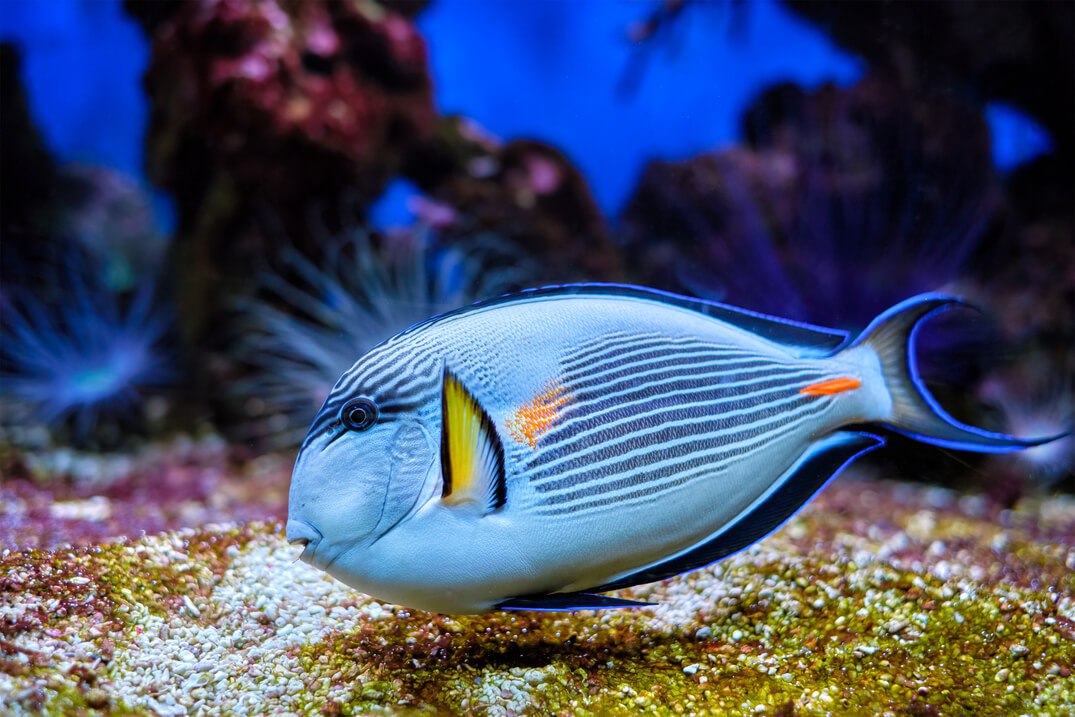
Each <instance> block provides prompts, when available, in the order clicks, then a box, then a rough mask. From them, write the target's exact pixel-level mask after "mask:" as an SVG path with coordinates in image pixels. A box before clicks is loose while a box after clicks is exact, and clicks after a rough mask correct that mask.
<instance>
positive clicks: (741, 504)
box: [287, 285, 1033, 613]
mask: <svg viewBox="0 0 1075 717" xmlns="http://www.w3.org/2000/svg"><path fill="white" fill-rule="evenodd" d="M954 301H955V300H954V299H952V298H950V297H942V296H935V295H930V296H923V297H916V298H915V299H911V300H908V301H907V302H904V303H903V304H901V305H899V306H897V307H894V308H893V309H891V310H890V311H888V312H886V313H885V314H883V315H882V316H881V317H878V319H877V320H876V321H875V322H874V323H873V324H871V326H870V327H869V328H868V329H867V330H866V331H865V332H863V334H862V335H861V336H860V337H859V338H857V339H855V340H853V341H852V340H849V339H848V337H847V336H846V335H845V334H844V333H843V332H838V331H833V330H829V329H821V328H818V327H812V326H807V325H803V324H797V323H794V322H788V321H783V320H778V319H773V318H771V317H765V316H761V315H758V314H753V313H750V312H745V311H742V310H738V309H734V308H732V307H727V306H723V305H720V304H713V303H710V302H704V301H697V300H693V299H688V298H686V297H678V296H675V295H671V294H665V293H662V292H656V291H650V290H645V289H641V288H636V287H625V286H615V285H580V286H568V287H555V288H547V289H543V290H535V291H531V292H523V293H522V294H518V295H515V296H511V297H505V298H501V299H497V300H493V301H490V302H486V303H481V304H477V305H474V306H472V307H468V308H466V309H463V310H460V311H457V312H453V313H451V314H447V315H445V316H442V317H438V318H435V319H432V320H430V321H427V322H425V323H422V324H419V325H417V326H415V327H413V328H411V329H408V330H407V331H405V332H403V333H401V334H399V335H397V336H395V337H394V338H392V339H390V340H388V341H386V342H385V343H383V344H381V345H380V346H378V347H377V348H375V349H373V350H372V351H370V352H369V353H368V354H366V355H365V356H364V357H362V358H361V359H359V360H358V361H357V362H356V363H355V365H354V366H353V367H352V368H351V369H350V370H349V371H348V372H346V373H345V374H344V375H343V376H342V377H341V378H340V380H339V382H338V383H337V384H336V386H335V387H334V389H333V390H332V393H331V394H330V396H329V398H328V400H327V401H326V403H325V405H324V407H323V408H322V410H321V412H320V414H319V415H318V417H317V418H316V420H315V421H314V424H313V426H312V427H311V429H310V432H309V435H308V436H307V438H306V441H305V442H304V444H303V447H302V450H301V451H300V454H299V457H298V459H297V461H296V466H295V470H294V474H293V477H292V484H291V492H290V497H289V516H288V523H287V535H288V539H289V540H291V541H292V542H299V543H303V544H304V545H305V548H304V551H303V554H302V558H303V560H305V561H307V562H309V563H311V564H313V565H315V566H317V567H320V568H322V569H324V570H326V571H327V572H329V573H330V574H331V575H333V576H335V577H336V578H338V579H340V580H341V581H343V582H345V583H347V584H348V585H351V586H353V587H355V588H357V589H359V590H362V591H363V592H366V593H368V594H370V595H373V596H375V597H377V598H380V599H383V600H386V601H389V602H393V603H397V604H400V605H405V606H408V607H413V608H419V609H424V610H430V611H435V612H445V613H478V612H485V611H489V610H493V609H497V608H518V609H571V608H588V607H595V608H596V607H616V606H622V605H627V604H637V603H630V601H625V600H620V599H617V598H611V597H607V596H602V595H597V594H595V593H599V592H602V591H606V590H612V589H617V588H620V587H626V586H630V585H634V584H639V583H643V582H651V581H653V580H658V579H662V578H664V577H668V576H670V575H674V574H677V573H680V572H683V571H686V570H690V569H693V568H696V567H700V566H702V565H706V564H708V563H711V562H713V561H714V560H717V559H719V558H721V557H724V556H726V555H728V554H730V553H732V552H735V551H736V550H739V549H740V548H742V547H745V546H746V545H749V544H751V543H752V542H755V541H756V540H758V539H760V538H762V537H764V536H765V535H767V534H768V533H769V532H771V531H772V530H774V529H776V528H777V527H779V525H781V524H782V523H783V522H784V521H785V520H786V519H787V518H788V517H790V515H792V514H793V513H794V512H795V511H796V510H798V508H799V507H801V506H802V505H803V504H804V503H805V502H806V501H807V500H808V499H809V498H810V497H811V496H812V495H813V494H815V493H816V492H817V491H818V490H820V489H821V487H822V486H823V485H824V483H825V482H826V481H827V480H829V479H830V478H831V477H832V476H833V475H834V474H835V473H837V472H838V471H839V470H840V469H841V468H842V467H843V466H845V465H846V464H847V463H849V462H851V461H852V460H853V459H854V458H855V457H857V456H858V455H861V454H862V453H865V452H867V451H869V450H872V449H874V448H876V447H878V446H880V445H881V444H882V443H883V440H882V439H881V438H880V437H879V436H876V435H873V434H871V433H869V432H864V431H862V430H861V428H860V427H862V426H867V425H869V424H880V425H885V426H887V427H890V428H893V429H895V430H897V431H901V432H904V433H906V434H908V435H911V436H913V437H916V438H918V439H920V440H925V441H927V442H932V443H939V444H942V445H947V446H951V447H955V448H964V449H969V450H983V451H1003V450H1014V449H1018V448H1021V447H1025V446H1027V445H1032V444H1033V442H1028V441H1022V440H1019V439H1015V438H1011V437H1008V436H1004V435H1000V434H993V433H987V432H984V431H981V430H979V429H975V428H971V427H968V426H964V425H962V424H959V423H958V422H956V421H955V420H954V419H952V418H951V417H949V416H948V415H947V414H945V413H944V412H943V411H942V410H941V409H940V407H939V406H938V405H937V404H936V402H935V401H933V400H932V398H931V397H929V395H928V394H927V393H925V390H924V388H923V387H922V386H921V385H920V382H919V381H918V380H917V377H916V376H915V370H914V365H913V360H912V358H911V351H912V347H911V344H912V336H913V332H914V327H915V326H916V325H917V324H918V322H919V321H920V320H921V319H922V318H923V317H925V316H926V315H928V314H930V313H932V312H934V311H937V310H940V309H942V308H944V307H947V306H950V305H952V304H953V303H954ZM848 427H854V429H853V430H852V429H849V428H848Z"/></svg>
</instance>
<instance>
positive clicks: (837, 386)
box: [799, 378, 862, 396]
mask: <svg viewBox="0 0 1075 717" xmlns="http://www.w3.org/2000/svg"><path fill="white" fill-rule="evenodd" d="M861 385H862V381H859V380H858V379H857V378H834V379H831V380H829V381H822V382H821V383H812V384H810V385H809V386H807V387H806V388H802V389H799V393H805V394H806V395H807V396H832V395H833V394H837V393H843V392H844V391H853V390H854V389H856V388H858V387H859V386H861Z"/></svg>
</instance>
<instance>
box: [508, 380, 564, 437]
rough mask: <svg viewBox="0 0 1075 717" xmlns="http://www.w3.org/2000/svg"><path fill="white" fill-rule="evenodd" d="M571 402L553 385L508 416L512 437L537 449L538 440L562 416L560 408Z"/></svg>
mask: <svg viewBox="0 0 1075 717" xmlns="http://www.w3.org/2000/svg"><path fill="white" fill-rule="evenodd" d="M570 400H571V396H569V395H568V394H565V393H564V392H563V389H562V388H560V386H558V385H556V384H552V385H551V386H549V388H548V389H547V390H546V391H545V392H544V393H539V394H538V395H537V396H534V400H532V401H530V402H529V403H526V404H524V405H522V406H520V407H519V408H517V409H515V412H514V413H512V414H511V415H510V416H508V420H507V426H508V430H509V431H510V432H511V437H512V438H514V439H515V440H516V441H518V442H519V443H525V444H526V445H528V446H530V447H531V448H534V449H536V448H537V442H538V439H539V438H541V436H542V435H544V434H545V432H546V431H548V430H549V428H550V427H551V426H552V424H553V423H555V421H556V419H557V418H558V417H559V416H560V408H561V407H562V406H563V405H564V404H565V403H567V402H568V401H570Z"/></svg>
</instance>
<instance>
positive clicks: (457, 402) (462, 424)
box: [440, 366, 507, 513]
mask: <svg viewBox="0 0 1075 717" xmlns="http://www.w3.org/2000/svg"><path fill="white" fill-rule="evenodd" d="M440 406H441V430H440V435H441V439H440V462H441V473H442V475H443V478H444V487H443V489H442V491H441V500H443V501H444V503H445V504H447V505H453V506H454V505H460V504H463V503H475V504H477V505H478V506H480V507H481V508H482V510H483V511H484V512H485V513H491V512H493V511H494V510H496V509H497V508H499V507H501V506H502V505H504V503H505V501H506V500H507V486H506V483H505V476H504V447H503V445H502V444H501V443H500V436H498V435H497V432H496V426H495V425H494V424H493V421H492V419H490V418H489V414H488V413H486V412H485V409H484V408H482V405H481V404H480V403H479V402H478V399H476V398H475V397H474V394H472V393H471V392H470V391H468V390H467V387H466V386H464V385H463V382H462V381H460V380H459V378H458V377H457V376H456V375H455V374H454V373H452V372H451V371H450V370H449V369H448V367H447V366H445V367H444V376H443V378H442V380H441V397H440Z"/></svg>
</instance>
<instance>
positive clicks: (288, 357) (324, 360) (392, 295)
mask: <svg viewBox="0 0 1075 717" xmlns="http://www.w3.org/2000/svg"><path fill="white" fill-rule="evenodd" d="M310 223H311V228H312V231H313V233H314V235H315V236H316V237H317V243H318V244H319V245H320V246H323V247H325V255H324V257H323V258H321V259H320V260H319V261H316V262H315V261H313V260H311V259H310V258H308V257H306V256H304V255H303V254H302V253H300V252H299V251H297V250H296V249H294V248H293V247H288V248H285V249H283V250H282V251H281V253H280V256H281V257H282V259H281V262H280V263H281V266H280V267H279V270H265V271H263V272H262V273H261V275H260V276H259V278H258V284H259V291H258V293H257V295H256V296H255V297H254V298H246V299H242V300H240V301H239V302H238V310H239V313H240V319H239V321H238V331H237V337H236V339H235V342H234V345H233V346H232V347H231V349H230V356H231V358H232V359H233V360H234V361H235V362H236V363H238V364H240V365H241V369H242V371H243V372H244V375H242V376H241V377H240V378H238V379H236V380H234V381H232V382H231V383H230V390H229V392H230V393H231V396H232V398H233V399H235V400H237V401H238V402H239V403H240V406H239V411H240V413H241V414H242V415H243V416H244V418H245V423H244V425H243V426H241V427H240V428H239V430H238V435H237V436H236V437H237V438H240V439H246V440H249V439H258V440H265V441H267V442H268V443H269V444H270V445H272V446H275V447H278V448H283V447H294V446H298V445H299V443H300V442H301V441H302V438H303V436H304V435H305V434H306V431H307V429H308V428H309V426H310V422H311V421H312V420H313V418H314V416H315V415H316V414H317V410H318V408H319V407H320V406H321V404H322V403H323V402H324V400H325V398H326V397H327V396H328V394H329V391H330V390H331V389H332V386H333V385H334V384H335V383H336V380H337V379H338V378H339V377H340V375H341V374H343V372H344V371H346V370H347V369H348V368H350V367H351V365H352V364H353V363H354V362H355V360H356V359H358V357H359V356H361V355H362V354H364V353H365V352H366V351H368V350H369V349H371V348H372V347H373V346H375V345H376V344H378V343H380V342H381V341H383V340H385V339H387V338H389V337H391V336H393V335H394V334H396V333H398V332H399V331H402V330H403V329H405V328H407V327H409V326H411V325H413V324H415V323H417V322H419V321H423V320H425V319H427V318H429V317H431V316H434V315H436V314H440V313H443V312H445V311H449V310H451V309H455V308H458V307H460V306H464V305H466V304H469V303H472V302H474V301H476V300H478V299H481V298H486V297H490V296H496V295H498V294H502V293H505V292H506V291H510V290H513V289H518V288H522V287H523V286H524V285H525V284H527V283H529V281H530V280H531V279H532V277H534V276H536V275H537V271H536V268H535V267H534V265H533V260H530V259H527V258H524V257H522V256H520V255H519V254H518V252H517V251H515V250H513V249H512V248H511V247H510V245H509V244H507V243H506V242H504V241H500V240H498V239H497V238H496V237H495V236H491V235H476V236H473V237H470V238H468V239H465V240H462V241H460V242H457V244H456V245H455V246H453V247H438V246H436V245H435V243H434V240H433V237H432V236H431V234H430V233H429V232H427V231H424V230H421V229H415V230H408V231H404V232H398V233H393V234H390V235H388V236H385V237H383V238H381V239H382V240H381V241H376V239H377V238H375V237H373V236H371V234H370V233H369V232H368V231H366V230H365V229H363V228H360V227H359V226H358V225H357V224H356V223H355V222H354V221H349V222H345V223H344V224H345V226H346V227H348V228H345V229H344V230H343V231H342V232H341V233H339V234H338V235H334V234H333V233H332V232H331V231H330V230H329V229H328V228H327V227H326V226H325V225H324V222H323V221H322V220H321V219H320V218H319V217H317V216H314V217H313V218H312V220H311V222H310Z"/></svg>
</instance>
